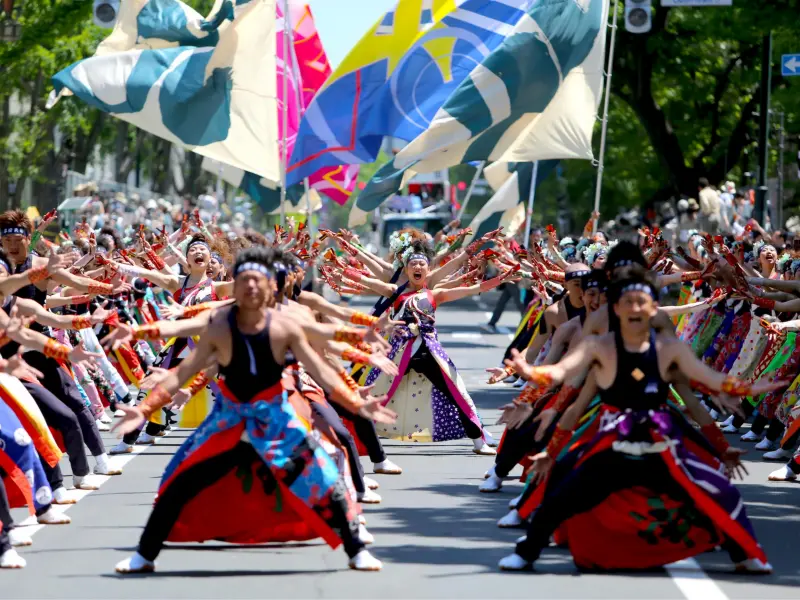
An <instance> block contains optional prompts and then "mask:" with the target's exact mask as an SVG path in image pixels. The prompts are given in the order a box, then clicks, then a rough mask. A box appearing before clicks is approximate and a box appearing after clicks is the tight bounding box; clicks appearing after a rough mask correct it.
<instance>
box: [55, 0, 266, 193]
mask: <svg viewBox="0 0 800 600" xmlns="http://www.w3.org/2000/svg"><path fill="white" fill-rule="evenodd" d="M217 5H218V6H217V8H218V10H217V11H216V12H213V13H212V15H213V16H212V17H211V18H209V19H203V18H202V17H201V16H200V15H199V14H198V13H196V12H195V11H194V10H192V9H191V8H189V7H188V6H186V5H185V4H183V3H182V2H180V1H179V0H128V1H126V2H123V3H122V10H121V12H120V21H119V22H118V23H117V25H116V27H115V29H114V31H113V32H112V34H111V35H110V36H109V39H108V40H106V42H104V43H103V44H102V45H101V49H100V53H99V54H98V55H96V56H93V57H91V58H88V59H86V60H82V61H80V62H77V63H75V64H74V65H72V66H70V67H68V68H66V69H64V70H63V71H61V72H59V73H57V74H56V75H55V76H54V77H53V83H54V85H55V91H56V93H57V94H58V93H60V92H61V91H62V90H64V89H69V90H70V91H71V92H72V93H73V94H74V95H76V96H78V97H79V98H80V99H81V100H83V101H84V102H86V103H88V104H90V105H91V106H94V107H96V108H99V109H100V110H103V111H105V112H108V113H111V114H113V115H114V116H116V117H119V118H120V119H123V120H125V121H128V122H129V123H132V124H133V125H135V126H137V127H140V128H141V129H144V130H145V131H148V132H150V133H152V134H154V135H157V136H159V137H161V138H164V139H167V140H170V141H171V142H173V143H176V144H181V145H183V146H185V147H187V148H189V149H190V150H192V151H194V152H197V153H198V154H202V155H203V156H207V157H209V158H213V159H215V160H219V161H220V162H223V163H226V164H228V165H231V166H234V167H236V168H239V169H242V170H243V171H246V172H249V173H254V174H256V175H258V176H259V177H263V178H265V179H266V180H269V181H279V180H280V169H279V160H278V156H279V154H278V145H277V142H278V125H277V120H278V119H277V117H278V109H277V93H276V84H277V76H276V55H275V52H274V51H268V49H270V48H275V22H276V6H275V0H249V1H248V0H238V1H237V2H236V3H234V2H233V0H222V1H221V2H219V1H218V2H217ZM234 9H235V10H234ZM234 13H235V16H234ZM230 19H233V21H232V22H231V20H230Z"/></svg>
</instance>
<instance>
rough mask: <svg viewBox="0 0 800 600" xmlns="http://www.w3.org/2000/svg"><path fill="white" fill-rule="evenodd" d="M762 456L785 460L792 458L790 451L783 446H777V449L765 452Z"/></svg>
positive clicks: (767, 458) (765, 458)
mask: <svg viewBox="0 0 800 600" xmlns="http://www.w3.org/2000/svg"><path fill="white" fill-rule="evenodd" d="M763 458H764V460H787V459H789V458H792V453H791V452H789V451H788V450H784V449H783V448H778V449H777V450H772V451H770V452H765V453H764V456H763Z"/></svg>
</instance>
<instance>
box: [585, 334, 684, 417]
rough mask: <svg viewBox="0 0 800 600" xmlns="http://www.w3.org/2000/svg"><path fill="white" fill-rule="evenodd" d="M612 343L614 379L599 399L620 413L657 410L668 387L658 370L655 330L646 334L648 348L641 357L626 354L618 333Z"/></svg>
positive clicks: (664, 398)
mask: <svg viewBox="0 0 800 600" xmlns="http://www.w3.org/2000/svg"><path fill="white" fill-rule="evenodd" d="M614 339H615V341H616V345H617V376H616V377H615V378H614V383H612V384H611V387H609V388H608V389H607V390H604V389H602V388H601V389H600V399H601V400H602V401H603V403H605V404H608V405H610V406H614V407H616V408H619V409H622V410H625V409H628V408H630V409H633V410H650V409H654V408H658V407H659V406H661V405H662V404H663V403H664V400H666V398H667V393H668V391H669V386H668V385H667V383H666V382H665V381H664V380H663V379H662V378H661V373H659V370H658V354H657V351H656V332H655V330H654V329H651V330H650V347H649V348H648V349H647V350H645V351H644V352H641V353H638V352H637V353H634V352H628V351H627V350H626V349H625V345H624V344H623V343H622V336H621V335H620V333H619V332H615V334H614Z"/></svg>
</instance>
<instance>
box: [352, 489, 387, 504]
mask: <svg viewBox="0 0 800 600" xmlns="http://www.w3.org/2000/svg"><path fill="white" fill-rule="evenodd" d="M357 498H358V501H359V502H361V503H362V504H380V503H381V497H380V496H379V495H378V494H376V493H375V492H373V491H372V490H369V489H368V490H367V491H366V492H362V493H360V494H358V495H357Z"/></svg>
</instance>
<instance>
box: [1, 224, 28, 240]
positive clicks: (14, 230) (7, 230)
mask: <svg viewBox="0 0 800 600" xmlns="http://www.w3.org/2000/svg"><path fill="white" fill-rule="evenodd" d="M0 235H3V236H5V235H24V236H26V237H27V236H29V235H30V233H29V232H28V230H27V229H25V228H24V227H18V226H16V225H11V226H9V227H3V228H2V229H0Z"/></svg>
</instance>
